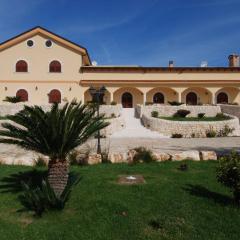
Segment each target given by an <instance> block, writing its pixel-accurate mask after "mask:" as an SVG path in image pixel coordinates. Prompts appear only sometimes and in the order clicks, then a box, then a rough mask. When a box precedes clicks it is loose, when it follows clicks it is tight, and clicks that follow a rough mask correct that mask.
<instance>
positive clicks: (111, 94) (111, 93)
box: [110, 92, 113, 103]
mask: <svg viewBox="0 0 240 240" xmlns="http://www.w3.org/2000/svg"><path fill="white" fill-rule="evenodd" d="M112 101H113V92H110V103H111V102H112Z"/></svg>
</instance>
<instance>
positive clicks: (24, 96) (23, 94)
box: [16, 89, 28, 102]
mask: <svg viewBox="0 0 240 240" xmlns="http://www.w3.org/2000/svg"><path fill="white" fill-rule="evenodd" d="M16 97H19V98H20V100H21V102H27V101H28V92H27V91H26V90H25V89H19V90H18V91H17V92H16Z"/></svg>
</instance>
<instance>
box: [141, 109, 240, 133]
mask: <svg viewBox="0 0 240 240" xmlns="http://www.w3.org/2000/svg"><path fill="white" fill-rule="evenodd" d="M232 117H233V119H230V120H224V121H215V122H210V121H209V122H205V121H202V122H196V121H195V122H194V121H185V122H183V121H171V120H165V119H160V118H153V117H151V116H148V115H147V114H143V115H142V122H143V124H144V126H145V127H147V128H149V129H150V130H152V131H157V132H159V133H162V134H164V135H166V136H171V135H172V134H174V133H178V134H182V135H183V137H192V135H193V134H194V137H206V131H208V130H210V129H211V130H213V131H216V132H219V131H220V130H223V129H224V127H225V126H228V127H229V128H233V129H234V131H233V133H232V134H231V136H240V129H239V120H238V118H237V117H234V116H232Z"/></svg>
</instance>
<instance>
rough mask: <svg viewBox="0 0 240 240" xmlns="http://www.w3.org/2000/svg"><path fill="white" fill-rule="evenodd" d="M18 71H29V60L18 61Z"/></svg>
mask: <svg viewBox="0 0 240 240" xmlns="http://www.w3.org/2000/svg"><path fill="white" fill-rule="evenodd" d="M16 72H28V65H27V62H26V61H24V60H20V61H18V62H17V63H16Z"/></svg>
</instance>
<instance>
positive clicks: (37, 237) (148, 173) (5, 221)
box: [0, 162, 240, 240]
mask: <svg viewBox="0 0 240 240" xmlns="http://www.w3.org/2000/svg"><path fill="white" fill-rule="evenodd" d="M179 164H180V163H179V162H166V163H151V164H138V165H134V166H128V165H126V164H101V165H95V166H86V167H72V169H71V170H72V171H74V172H78V173H79V174H80V175H81V176H82V180H81V181H80V182H79V184H78V185H77V186H76V187H75V188H74V190H73V192H72V195H71V198H70V200H69V201H68V202H67V204H66V207H65V209H64V210H63V211H62V212H48V213H45V214H43V216H42V218H36V217H34V216H33V215H32V213H29V212H24V211H19V210H20V209H21V205H20V203H19V202H18V200H17V196H18V194H19V193H15V192H13V191H10V192H7V193H5V192H4V193H3V191H6V190H7V188H1V193H0V239H1V240H5V239H6V240H12V239H17V240H21V239H27V240H42V239H44V240H47V239H49V240H50V239H51V240H55V239H58V240H63V239H66V240H72V239H76V240H80V239H84V240H95V239H101V240H108V239H114V240H120V239H121V240H126V239H131V240H141V239H144V240H148V239H178V240H180V239H191V240H194V239H199V240H200V239H201V240H202V239H207V240H211V239H212V240H216V239H217V240H221V239H222V240H226V239H229V240H230V239H236V240H238V239H239V237H240V226H239V224H240V208H238V207H237V206H235V205H234V204H233V202H232V195H231V193H230V192H229V191H228V189H226V188H225V187H223V186H222V185H220V184H219V183H217V181H216V176H215V169H216V164H217V163H216V162H189V170H188V171H186V172H183V171H180V170H178V169H177V168H178V166H179ZM20 171H22V172H26V171H32V168H30V167H21V166H4V165H1V166H0V176H1V179H3V178H5V177H9V176H10V175H11V174H14V173H15V174H16V173H19V172H20ZM121 174H142V175H143V176H144V178H145V180H146V183H145V184H142V185H136V186H123V185H118V184H117V183H116V179H117V176H118V175H121ZM4 184H6V181H5V182H4ZM9 190H13V189H11V188H9Z"/></svg>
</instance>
